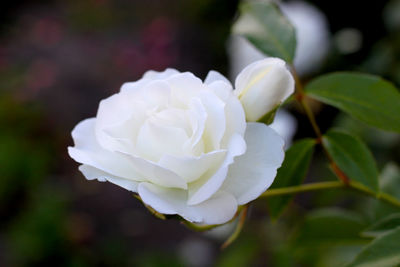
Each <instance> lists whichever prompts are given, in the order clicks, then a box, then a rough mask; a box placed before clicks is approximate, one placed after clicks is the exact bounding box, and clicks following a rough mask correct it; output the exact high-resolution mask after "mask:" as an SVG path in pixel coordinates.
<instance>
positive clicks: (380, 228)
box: [363, 213, 400, 237]
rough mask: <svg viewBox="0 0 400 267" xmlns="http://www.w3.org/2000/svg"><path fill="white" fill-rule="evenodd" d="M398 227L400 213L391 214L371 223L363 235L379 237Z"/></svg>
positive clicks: (399, 225)
mask: <svg viewBox="0 0 400 267" xmlns="http://www.w3.org/2000/svg"><path fill="white" fill-rule="evenodd" d="M396 227H400V213H395V214H391V215H389V216H388V217H386V218H383V219H382V220H380V221H378V222H377V223H375V224H373V225H371V226H370V227H368V228H367V229H366V230H364V232H363V236H367V237H377V236H380V235H382V234H384V233H386V232H387V231H390V230H393V229H394V228H396Z"/></svg>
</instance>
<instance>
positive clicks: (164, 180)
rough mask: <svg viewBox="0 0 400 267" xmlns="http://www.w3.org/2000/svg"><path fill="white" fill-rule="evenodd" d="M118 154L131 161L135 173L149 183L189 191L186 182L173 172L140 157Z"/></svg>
mask: <svg viewBox="0 0 400 267" xmlns="http://www.w3.org/2000/svg"><path fill="white" fill-rule="evenodd" d="M117 153H119V154H120V155H122V156H123V157H124V158H125V159H127V160H129V162H130V164H131V166H132V167H133V168H134V169H135V171H136V172H137V173H140V175H141V176H142V177H144V178H145V179H146V180H147V181H150V182H152V183H154V184H158V185H160V186H164V187H171V188H181V189H187V183H186V181H185V180H184V179H183V178H182V177H180V176H179V175H177V174H176V173H174V172H173V171H171V170H168V169H165V168H163V167H161V166H159V165H157V164H156V163H154V162H151V161H148V160H145V159H143V158H140V157H136V156H133V155H129V154H124V153H120V152H117Z"/></svg>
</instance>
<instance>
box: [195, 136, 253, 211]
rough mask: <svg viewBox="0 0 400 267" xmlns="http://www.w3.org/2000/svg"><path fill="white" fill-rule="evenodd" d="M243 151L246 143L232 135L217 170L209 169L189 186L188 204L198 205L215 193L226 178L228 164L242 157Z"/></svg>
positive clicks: (239, 137)
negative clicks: (237, 157)
mask: <svg viewBox="0 0 400 267" xmlns="http://www.w3.org/2000/svg"><path fill="white" fill-rule="evenodd" d="M245 151H246V143H245V142H244V140H243V138H242V137H241V136H240V135H238V134H235V135H233V136H232V138H231V140H230V142H229V146H228V152H227V154H226V157H225V159H224V160H223V161H222V162H221V163H220V164H218V163H217V164H216V166H218V168H217V169H210V170H209V171H208V172H207V173H205V174H204V175H203V177H201V178H200V179H198V180H196V181H195V182H193V183H191V184H189V199H188V204H189V205H196V204H199V203H201V202H203V201H205V200H207V199H209V198H210V197H211V196H212V195H213V194H214V193H215V192H217V191H218V190H219V188H220V187H221V185H222V184H223V182H224V180H225V178H226V177H227V173H228V166H229V164H231V163H232V162H233V160H234V157H236V156H239V155H242V154H243V153H245Z"/></svg>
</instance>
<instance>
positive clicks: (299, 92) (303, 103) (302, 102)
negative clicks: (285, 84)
mask: <svg viewBox="0 0 400 267" xmlns="http://www.w3.org/2000/svg"><path fill="white" fill-rule="evenodd" d="M292 74H293V78H294V81H295V83H296V89H297V92H296V99H297V100H298V101H299V103H300V105H301V106H302V107H303V109H304V112H305V113H306V115H307V117H308V120H309V121H310V123H311V126H312V128H313V129H314V132H315V134H316V136H317V138H318V140H321V139H322V134H321V130H320V128H319V126H318V124H317V121H316V119H315V117H314V114H313V113H312V111H311V109H310V107H309V106H308V104H307V102H306V100H305V99H304V88H303V84H302V83H301V80H300V78H299V76H298V75H297V72H296V69H295V68H294V66H292Z"/></svg>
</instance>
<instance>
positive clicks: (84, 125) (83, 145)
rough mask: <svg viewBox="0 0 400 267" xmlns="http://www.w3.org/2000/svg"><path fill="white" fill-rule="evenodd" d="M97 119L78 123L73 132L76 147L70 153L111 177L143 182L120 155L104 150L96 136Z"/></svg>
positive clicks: (83, 162)
mask: <svg viewBox="0 0 400 267" xmlns="http://www.w3.org/2000/svg"><path fill="white" fill-rule="evenodd" d="M95 123H96V119H95V118H91V119H86V120H83V121H81V122H80V123H78V125H76V126H75V128H74V130H73V131H72V137H73V139H74V143H75V147H68V153H69V155H70V156H71V158H73V159H74V160H75V161H77V162H79V163H82V164H86V165H90V166H92V167H95V168H97V169H99V170H101V171H104V172H106V173H109V174H111V175H114V176H117V177H122V178H126V179H129V180H134V181H143V178H142V177H141V176H140V175H139V174H138V173H137V172H136V171H135V169H134V168H133V167H132V166H131V164H130V162H129V161H128V160H127V159H125V158H124V157H122V156H121V155H119V154H118V153H115V152H111V151H108V150H105V149H104V148H102V147H101V146H100V145H99V144H98V143H97V139H96V137H95V134H94V127H95Z"/></svg>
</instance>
